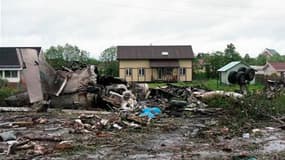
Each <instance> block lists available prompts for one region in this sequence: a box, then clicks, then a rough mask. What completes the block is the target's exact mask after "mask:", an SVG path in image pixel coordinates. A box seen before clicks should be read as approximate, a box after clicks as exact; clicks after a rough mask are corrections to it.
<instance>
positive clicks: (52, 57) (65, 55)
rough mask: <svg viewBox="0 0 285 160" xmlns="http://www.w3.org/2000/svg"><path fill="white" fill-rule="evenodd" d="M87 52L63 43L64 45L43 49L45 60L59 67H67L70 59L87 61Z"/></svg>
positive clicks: (56, 67) (81, 61)
mask: <svg viewBox="0 0 285 160" xmlns="http://www.w3.org/2000/svg"><path fill="white" fill-rule="evenodd" d="M89 54H90V53H89V52H87V51H85V50H81V49H79V47H77V46H75V45H74V46H73V45H70V44H68V43H67V44H65V45H64V46H61V45H58V46H51V47H50V48H49V49H47V50H46V51H45V56H46V59H47V61H48V62H49V63H50V64H51V65H52V66H53V67H54V68H55V69H60V68H61V67H62V66H66V67H69V65H70V64H71V63H70V62H72V61H77V62H80V63H87V62H88V59H89Z"/></svg>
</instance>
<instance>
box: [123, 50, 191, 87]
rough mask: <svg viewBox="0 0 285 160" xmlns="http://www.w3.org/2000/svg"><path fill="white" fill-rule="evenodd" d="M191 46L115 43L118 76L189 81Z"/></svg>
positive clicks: (129, 78) (149, 80)
mask: <svg viewBox="0 0 285 160" xmlns="http://www.w3.org/2000/svg"><path fill="white" fill-rule="evenodd" d="M193 58H194V54H193V50H192V47H191V46H118V48H117V59H118V61H119V76H120V78H122V79H125V80H127V81H134V82H153V81H165V82H176V81H192V60H193Z"/></svg>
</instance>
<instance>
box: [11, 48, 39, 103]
mask: <svg viewBox="0 0 285 160" xmlns="http://www.w3.org/2000/svg"><path fill="white" fill-rule="evenodd" d="M17 51H18V53H19V54H20V55H21V57H22V58H23V59H22V60H23V63H24V68H23V75H24V77H25V83H26V86H27V89H28V94H29V98H30V103H34V102H37V101H41V100H43V91H42V86H41V78H40V70H39V63H38V62H39V59H38V51H37V50H36V49H29V48H20V49H18V50H17Z"/></svg>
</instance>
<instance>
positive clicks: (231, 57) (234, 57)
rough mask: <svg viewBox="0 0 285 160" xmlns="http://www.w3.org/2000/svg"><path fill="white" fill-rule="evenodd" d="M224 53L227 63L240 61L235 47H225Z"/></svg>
mask: <svg viewBox="0 0 285 160" xmlns="http://www.w3.org/2000/svg"><path fill="white" fill-rule="evenodd" d="M224 53H225V58H226V61H227V63H229V62H232V61H240V60H241V59H242V58H241V56H240V54H239V53H238V52H237V51H236V47H235V46H234V44H232V43H230V44H228V45H227V48H226V49H225V51H224Z"/></svg>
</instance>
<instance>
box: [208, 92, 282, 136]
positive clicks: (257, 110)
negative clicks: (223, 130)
mask: <svg viewBox="0 0 285 160" xmlns="http://www.w3.org/2000/svg"><path fill="white" fill-rule="evenodd" d="M205 102H206V103H207V104H208V107H214V108H216V107H218V108H224V112H225V113H224V114H223V116H222V118H223V119H224V120H222V121H221V125H225V126H229V127H230V128H231V129H232V130H234V131H237V132H238V131H239V130H243V129H249V130H250V129H252V128H251V126H248V125H249V124H251V123H252V122H257V121H263V120H268V119H271V118H272V116H276V117H279V116H282V115H284V114H285V106H284V104H285V95H284V93H282V94H280V95H279V96H277V97H276V98H274V99H268V98H267V97H266V94H263V93H261V94H251V95H248V96H246V97H245V98H243V99H238V100H236V99H234V98H231V97H223V96H215V97H211V98H208V99H207V100H205ZM243 132H244V130H243Z"/></svg>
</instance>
